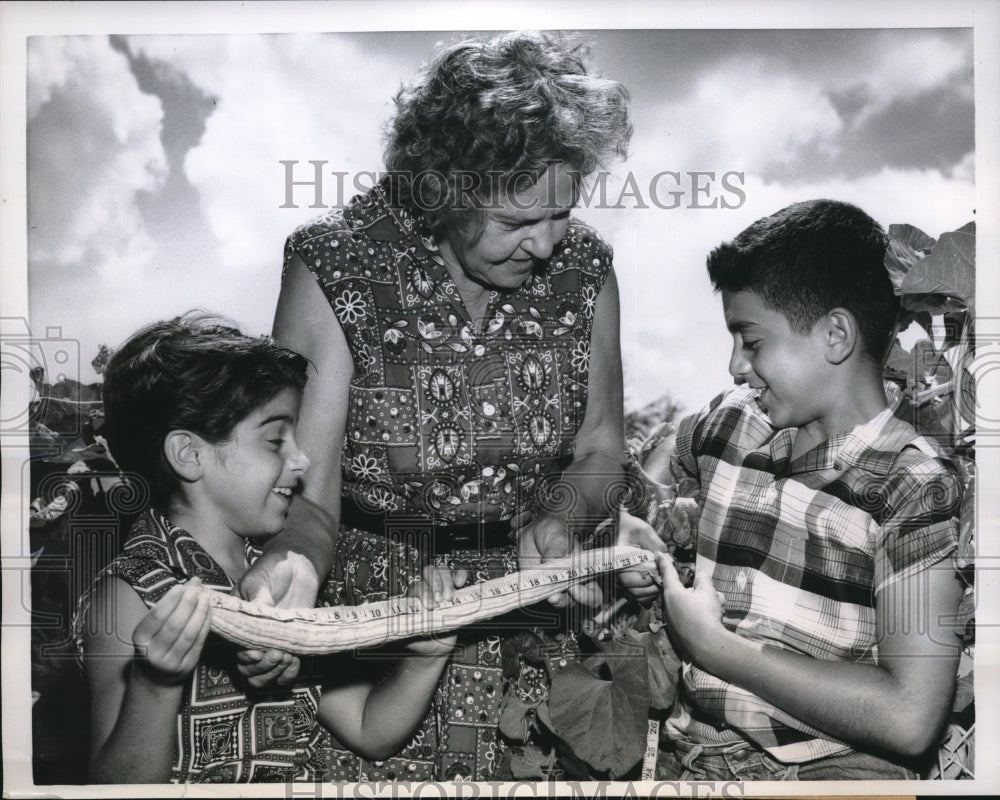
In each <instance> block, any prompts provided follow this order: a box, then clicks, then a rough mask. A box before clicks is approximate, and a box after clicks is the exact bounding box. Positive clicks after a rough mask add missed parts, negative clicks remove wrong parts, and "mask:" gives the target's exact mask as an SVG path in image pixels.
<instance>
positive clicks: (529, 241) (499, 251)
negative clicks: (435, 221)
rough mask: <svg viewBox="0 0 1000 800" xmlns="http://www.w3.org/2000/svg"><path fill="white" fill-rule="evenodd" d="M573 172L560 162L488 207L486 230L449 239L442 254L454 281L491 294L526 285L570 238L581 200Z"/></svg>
mask: <svg viewBox="0 0 1000 800" xmlns="http://www.w3.org/2000/svg"><path fill="white" fill-rule="evenodd" d="M571 173H572V167H570V166H568V165H566V164H564V163H562V162H557V163H555V164H553V165H552V166H550V167H549V168H548V169H546V170H545V172H543V173H542V175H541V177H540V178H539V179H538V181H536V182H535V183H534V184H533V185H532V186H529V187H528V188H526V189H522V190H520V191H517V192H514V193H513V194H511V195H510V196H508V197H506V198H503V199H500V200H498V201H497V202H496V203H494V204H493V206H492V207H489V208H487V209H486V210H485V212H484V215H485V219H484V224H483V226H482V228H479V229H476V230H465V231H463V230H455V231H453V232H451V233H449V234H448V235H446V236H445V237H444V239H443V240H442V241H441V243H440V249H441V255H442V256H443V257H444V260H445V264H446V265H447V266H448V268H449V271H451V272H452V277H453V278H455V279H456V281H460V280H461V278H463V277H464V278H465V279H467V280H471V281H473V282H475V283H477V284H480V285H481V286H485V287H487V288H490V289H516V288H517V287H519V286H520V285H521V284H523V283H524V282H525V281H526V280H527V279H528V276H529V275H530V274H531V271H532V270H533V269H534V268H535V265H536V264H537V262H538V261H544V260H545V259H547V258H548V257H549V256H550V255H552V251H553V249H554V248H555V246H556V245H557V244H558V243H559V241H560V240H561V239H562V237H563V235H564V234H565V233H566V227H567V226H568V225H569V215H570V211H572V210H573V206H574V205H575V204H576V200H577V189H576V184H575V182H574V180H573V177H572V174H571ZM456 270H461V275H459V274H456Z"/></svg>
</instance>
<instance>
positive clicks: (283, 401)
mask: <svg viewBox="0 0 1000 800" xmlns="http://www.w3.org/2000/svg"><path fill="white" fill-rule="evenodd" d="M300 402H301V395H300V394H299V392H298V391H296V390H295V389H291V388H288V389H282V390H281V391H280V392H278V394H276V395H275V396H274V397H273V398H271V399H270V400H269V401H268V402H267V403H265V404H264V405H262V406H261V407H260V408H258V409H257V410H256V411H254V412H252V413H251V414H250V415H249V416H248V417H246V419H244V420H242V421H241V422H240V423H239V424H238V425H237V426H236V427H235V428H234V429H233V432H232V435H231V436H230V439H229V441H228V442H224V443H221V444H217V445H210V446H209V447H208V448H207V449H206V457H205V463H204V468H205V471H204V476H203V480H204V481H205V483H204V487H203V488H204V490H205V491H204V493H203V495H202V496H203V498H204V499H205V501H206V502H207V504H208V505H209V508H207V509H205V511H207V512H208V513H209V514H211V516H212V517H214V518H215V520H216V522H217V523H219V524H220V525H221V526H223V527H225V528H228V529H229V530H230V531H232V532H233V533H235V534H237V535H239V536H243V537H256V536H262V535H271V534H275V533H278V532H280V531H281V529H282V528H283V527H284V523H285V516H286V514H287V513H288V507H289V505H290V504H291V500H292V494H293V492H294V491H295V489H296V487H297V485H298V483H299V479H300V477H301V476H302V475H303V473H305V471H306V469H307V468H308V467H309V459H307V458H306V457H305V455H304V454H303V452H302V451H301V450H300V449H299V446H298V443H297V442H296V440H295V422H296V419H297V418H298V414H299V404H300Z"/></svg>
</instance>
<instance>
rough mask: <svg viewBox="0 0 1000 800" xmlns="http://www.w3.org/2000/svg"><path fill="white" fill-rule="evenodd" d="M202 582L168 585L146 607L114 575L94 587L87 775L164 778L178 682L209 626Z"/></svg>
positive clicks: (121, 779) (104, 779) (110, 779)
mask: <svg viewBox="0 0 1000 800" xmlns="http://www.w3.org/2000/svg"><path fill="white" fill-rule="evenodd" d="M200 586H201V582H200V581H199V580H197V579H193V580H191V581H188V583H186V584H183V585H177V586H174V587H173V588H171V589H170V591H169V592H167V593H166V594H165V595H164V596H163V598H162V599H161V600H160V601H159V602H158V603H157V604H156V605H155V606H154V607H153V608H152V609H148V608H147V607H146V605H145V604H144V603H143V602H142V599H141V598H140V597H139V595H138V594H136V592H135V590H134V589H133V588H132V587H131V586H129V585H128V584H127V583H125V582H124V581H122V580H120V579H118V578H112V579H109V580H106V581H104V582H102V584H101V586H100V587H99V588H98V591H97V593H96V596H95V598H94V605H93V606H92V607H91V610H90V613H89V614H88V615H87V630H88V631H89V633H88V635H87V637H86V641H85V646H86V649H85V652H86V661H85V664H86V669H87V680H88V685H89V689H90V698H91V703H90V705H91V726H90V727H91V730H90V741H91V758H90V779H91V781H92V782H94V783H167V782H168V781H169V780H170V773H171V766H172V761H173V748H174V739H175V737H176V731H177V714H178V711H179V710H180V704H181V695H182V693H183V689H184V687H183V681H184V680H186V679H187V677H188V676H189V675H190V674H191V672H192V670H194V669H195V667H197V665H198V659H199V658H200V657H201V651H202V647H203V646H204V644H205V639H206V637H207V636H208V630H209V620H210V617H211V614H210V611H209V605H208V597H207V595H205V593H203V592H202V591H201V590H200Z"/></svg>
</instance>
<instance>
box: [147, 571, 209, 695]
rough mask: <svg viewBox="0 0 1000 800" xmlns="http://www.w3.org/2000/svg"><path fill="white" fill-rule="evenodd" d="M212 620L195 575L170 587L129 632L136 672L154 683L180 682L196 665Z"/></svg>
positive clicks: (206, 598) (206, 600) (171, 683)
mask: <svg viewBox="0 0 1000 800" xmlns="http://www.w3.org/2000/svg"><path fill="white" fill-rule="evenodd" d="M211 619H212V609H211V606H210V605H209V602H208V594H207V593H206V592H204V591H202V585H201V581H200V580H199V579H198V578H192V579H191V580H189V581H188V582H187V583H184V584H177V585H176V586H172V587H171V588H170V590H169V591H168V592H167V593H166V594H165V595H163V597H161V598H160V600H159V602H157V603H156V605H154V606H153V607H152V608H151V609H150V610H149V613H148V614H146V616H145V617H143V618H142V620H141V621H140V622H139V624H138V625H136V627H135V630H134V631H133V633H132V644H133V646H134V648H135V654H136V660H135V662H134V663H135V665H136V668H137V669H138V670H139V673H140V674H141V675H142V676H143V677H145V678H147V679H149V680H150V682H152V683H155V684H161V685H168V686H169V685H174V684H178V683H180V682H181V681H183V680H184V679H185V678H187V677H188V676H189V675H190V674H191V673H192V672H193V671H194V668H195V667H197V666H198V660H199V659H200V658H201V651H202V648H203V647H204V646H205V639H206V638H208V631H209V624H210V622H211Z"/></svg>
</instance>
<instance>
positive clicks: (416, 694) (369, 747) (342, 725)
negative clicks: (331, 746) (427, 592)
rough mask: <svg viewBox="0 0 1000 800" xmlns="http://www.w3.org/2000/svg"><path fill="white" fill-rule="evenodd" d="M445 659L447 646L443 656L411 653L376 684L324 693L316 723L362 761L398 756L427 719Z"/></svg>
mask: <svg viewBox="0 0 1000 800" xmlns="http://www.w3.org/2000/svg"><path fill="white" fill-rule="evenodd" d="M451 641H452V647H453V646H454V640H453V639H452V640H451ZM450 655H451V647H449V648H448V650H447V652H443V653H442V652H436V653H416V652H411V653H408V654H406V655H403V656H401V657H400V658H399V661H398V662H397V663H396V667H395V669H394V670H393V671H392V672H391V673H390V674H389V676H388V677H387V678H386V679H385V680H384V681H382V682H381V683H378V684H373V683H371V682H368V681H358V682H355V683H351V684H347V685H338V686H336V687H335V688H326V689H324V691H323V697H322V699H321V700H320V704H319V712H318V717H319V721H320V722H321V723H322V724H323V725H324V726H325V727H326V728H328V729H329V730H330V732H331V733H333V735H334V736H336V737H337V739H338V740H339V741H341V742H343V743H344V744H345V745H347V746H348V747H350V748H351V750H353V751H355V752H356V753H358V754H359V755H361V756H363V757H364V758H367V759H371V760H381V759H385V758H388V757H389V756H391V755H393V754H394V753H398V752H399V751H400V750H401V749H402V748H403V747H404V746H405V745H406V743H407V742H408V741H409V740H410V738H411V737H412V736H413V732H414V731H415V730H416V728H417V726H418V725H419V724H420V721H421V720H422V719H423V718H424V716H425V715H426V714H427V709H428V708H429V707H430V703H431V698H432V697H433V696H434V691H435V689H437V686H438V682H439V681H440V679H441V673H442V672H443V671H444V668H445V665H446V664H447V663H448V659H449V658H450Z"/></svg>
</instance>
